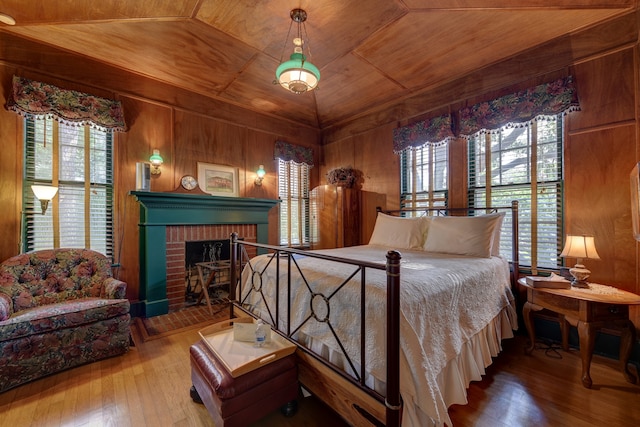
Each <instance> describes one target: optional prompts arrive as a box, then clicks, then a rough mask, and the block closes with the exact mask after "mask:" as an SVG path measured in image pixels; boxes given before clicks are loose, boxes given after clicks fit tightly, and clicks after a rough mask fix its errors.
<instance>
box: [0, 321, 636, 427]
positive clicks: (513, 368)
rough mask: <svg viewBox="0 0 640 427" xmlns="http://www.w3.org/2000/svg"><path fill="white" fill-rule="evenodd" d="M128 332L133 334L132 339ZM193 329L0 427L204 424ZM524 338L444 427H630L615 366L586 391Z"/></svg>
mask: <svg viewBox="0 0 640 427" xmlns="http://www.w3.org/2000/svg"><path fill="white" fill-rule="evenodd" d="M135 334H136V331H135V329H134V336H135ZM198 338H199V337H198V334H197V329H192V330H189V331H185V332H181V333H178V334H175V335H171V336H167V337H164V338H160V339H156V340H152V341H147V342H144V343H142V342H141V340H139V339H137V338H136V342H137V346H136V347H133V348H132V349H131V351H129V353H127V354H126V355H124V356H121V357H115V358H112V359H108V360H103V361H100V362H96V363H93V364H90V365H85V366H81V367H78V368H74V369H71V370H69V371H66V372H62V373H59V374H56V375H52V376H50V377H47V378H43V379H40V380H37V381H34V382H32V383H29V384H25V385H23V386H21V387H18V388H15V389H12V390H9V391H7V392H5V393H2V394H0V426H2V427H5V426H6V427H23V426H24V427H26V426H44V427H55V426H154V427H155V426H185V427H186V426H213V423H212V422H211V420H210V418H209V415H208V413H207V411H206V409H205V408H204V406H202V405H198V404H195V403H193V402H192V401H191V399H190V397H189V387H190V385H191V381H190V366H189V346H190V345H191V344H192V343H194V342H196V341H197V340H198ZM525 344H526V339H525V338H524V337H516V338H515V339H512V340H505V341H504V351H503V352H502V353H501V355H500V356H499V357H498V358H497V359H495V361H494V363H493V364H492V365H491V366H490V367H489V368H488V370H487V375H486V376H485V377H484V379H483V381H480V382H474V383H472V384H471V386H470V388H469V404H467V405H454V406H453V407H452V408H451V409H450V414H451V418H452V420H453V423H454V426H456V427H459V426H465V427H466V426H478V427H484V426H491V427H500V426H505V427H506V426H509V427H513V426H534V425H535V426H554V427H555V426H577V427H580V426H598V427H601V426H606V427H618V426H620V427H625V426H637V425H640V405H639V404H638V403H639V402H640V386H638V385H632V384H629V383H626V382H625V381H624V379H623V377H622V374H621V373H620V372H619V370H618V367H617V363H616V361H613V360H609V359H604V358H601V357H597V356H596V357H594V362H593V364H592V368H591V376H592V378H593V381H594V385H593V388H592V389H591V390H589V389H585V388H584V387H582V385H581V383H580V379H579V377H580V358H579V354H578V352H577V351H572V352H569V353H565V352H562V351H560V353H559V354H560V355H561V356H562V358H561V359H556V358H553V357H548V356H546V355H545V351H544V350H536V351H534V352H533V354H532V355H531V356H525V355H524V346H525ZM327 425H331V426H341V425H344V424H343V423H342V422H341V420H339V419H338V418H337V417H336V416H335V415H334V414H332V413H331V412H330V410H328V409H327V408H326V407H324V405H322V404H321V403H319V402H317V401H315V400H314V399H311V398H306V399H301V401H300V410H299V412H298V414H297V415H295V416H294V417H292V418H285V417H283V416H282V415H281V414H280V413H279V412H278V411H276V412H274V413H272V414H270V415H269V416H267V417H265V418H264V419H263V420H260V421H259V422H257V423H256V424H255V426H260V427H275V426H308V427H314V426H327Z"/></svg>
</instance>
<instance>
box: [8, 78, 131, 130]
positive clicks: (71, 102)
mask: <svg viewBox="0 0 640 427" xmlns="http://www.w3.org/2000/svg"><path fill="white" fill-rule="evenodd" d="M7 110H10V111H15V112H16V113H18V114H20V115H24V116H27V117H35V118H37V117H42V116H46V117H52V118H54V119H55V120H59V121H62V122H65V123H69V124H75V125H85V124H86V125H90V126H95V127H98V128H101V129H106V130H112V131H116V132H124V131H125V130H126V124H125V121H124V113H123V111H122V105H121V104H120V101H114V100H111V99H106V98H100V97H97V96H93V95H88V94H86V93H82V92H77V91H74V90H66V89H60V88H58V87H56V86H53V85H50V84H47V83H41V82H36V81H33V80H29V79H26V78H24V77H18V76H13V93H12V94H11V95H10V96H9V99H8V101H7Z"/></svg>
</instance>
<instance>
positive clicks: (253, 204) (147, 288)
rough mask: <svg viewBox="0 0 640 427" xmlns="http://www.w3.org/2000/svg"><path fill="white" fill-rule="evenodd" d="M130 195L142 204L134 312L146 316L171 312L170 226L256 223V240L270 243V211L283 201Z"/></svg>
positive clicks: (190, 195) (145, 193)
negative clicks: (168, 279)
mask: <svg viewBox="0 0 640 427" xmlns="http://www.w3.org/2000/svg"><path fill="white" fill-rule="evenodd" d="M129 194H130V195H132V196H133V197H134V198H135V199H136V200H137V201H138V202H139V203H140V223H139V227H140V248H139V250H140V302H139V303H137V304H135V305H136V307H133V310H132V311H135V312H136V313H138V314H140V315H142V316H145V317H153V316H158V315H161V314H166V313H168V312H169V300H168V299H167V263H166V260H167V242H166V228H167V226H174V225H217V224H221V225H225V224H255V225H256V226H257V231H256V240H257V242H258V243H268V242H269V210H271V208H273V207H274V206H276V205H277V204H278V203H279V202H280V200H271V199H253V198H243V197H217V196H209V195H206V196H203V195H194V194H182V193H160V192H147V191H131V192H129ZM132 305H134V304H132Z"/></svg>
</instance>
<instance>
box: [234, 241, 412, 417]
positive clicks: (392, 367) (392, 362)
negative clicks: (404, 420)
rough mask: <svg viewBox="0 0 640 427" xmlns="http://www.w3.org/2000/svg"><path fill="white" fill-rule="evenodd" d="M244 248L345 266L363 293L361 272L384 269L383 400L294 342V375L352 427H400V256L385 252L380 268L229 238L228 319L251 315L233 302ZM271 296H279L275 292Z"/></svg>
mask: <svg viewBox="0 0 640 427" xmlns="http://www.w3.org/2000/svg"><path fill="white" fill-rule="evenodd" d="M247 247H253V248H255V250H256V252H258V251H260V252H266V251H270V252H272V253H273V254H274V255H273V256H274V259H277V260H279V259H280V258H281V257H287V259H288V260H289V263H291V259H292V256H293V255H295V254H299V255H304V256H305V257H316V258H319V259H325V260H330V261H334V262H343V263H346V264H351V265H353V266H354V267H355V268H356V272H360V274H361V281H362V289H364V284H365V270H366V269H367V268H369V269H378V270H382V269H384V270H386V282H387V287H386V298H387V300H386V311H387V313H386V316H387V323H386V336H387V348H386V374H387V375H386V378H387V380H386V388H387V393H386V396H381V395H380V394H379V393H377V392H376V391H375V390H372V389H370V388H368V387H367V386H366V385H365V380H364V375H360V378H359V379H357V378H353V377H351V376H349V375H348V374H346V373H345V372H343V371H341V370H339V369H337V368H336V367H335V366H333V365H331V364H330V363H329V362H327V361H325V360H324V359H322V357H321V356H319V355H317V354H315V353H314V352H312V351H311V350H309V349H308V348H306V347H305V346H303V345H301V344H299V343H296V344H298V349H297V351H296V355H297V358H298V363H299V374H298V376H299V381H300V383H301V384H302V385H303V386H304V387H305V388H306V389H308V390H309V391H310V392H311V393H312V394H314V395H315V396H317V397H318V398H319V399H321V400H322V401H323V402H325V403H326V404H327V405H329V406H330V407H331V408H333V409H334V410H336V412H338V413H339V414H340V415H341V416H342V417H343V418H344V419H345V420H346V421H347V422H349V423H350V424H352V425H355V426H360V425H377V426H383V425H386V426H389V427H398V426H400V424H401V416H402V403H401V398H400V259H401V255H400V253H399V252H397V251H389V252H388V253H387V256H386V258H387V260H386V264H371V263H367V262H359V261H354V260H349V259H341V258H337V257H332V256H327V255H319V254H314V253H310V252H305V251H300V250H296V249H290V248H282V247H279V246H270V245H264V244H259V243H251V242H245V241H241V240H239V239H238V235H237V233H232V234H231V251H230V262H231V277H230V283H231V284H235V286H230V288H229V299H230V301H232V304H231V305H230V310H231V312H230V315H231V318H233V317H236V316H237V315H238V314H239V313H234V311H238V310H239V311H242V312H244V313H248V314H250V315H252V313H250V312H249V311H248V310H247V309H246V308H245V307H244V306H243V304H242V301H240V300H239V297H240V296H241V295H242V281H241V280H240V278H241V272H242V268H243V267H244V266H245V264H246V263H248V262H250V261H249V258H250V257H249V256H248V255H247V250H246V249H247ZM276 264H277V265H278V266H279V261H276ZM289 265H290V264H289ZM289 268H290V267H289ZM354 275H355V273H354ZM347 280H349V279H347ZM277 294H278V295H279V293H277ZM275 306H276V310H275V311H276V313H275V319H276V320H275V322H273V324H274V325H278V324H279V322H278V319H279V316H280V313H279V312H278V309H279V306H280V305H279V303H278V302H277V301H276V304H275ZM288 315H289V313H285V314H284V316H288ZM361 316H364V309H362V312H361ZM363 318H364V317H363ZM364 324H365V323H364V321H362V325H364ZM363 328H364V326H363ZM274 330H275V332H277V333H279V334H280V335H282V336H284V337H286V338H288V339H291V340H293V341H294V342H295V340H294V339H293V338H292V331H290V330H287V331H281V330H278V328H276V327H274ZM361 332H362V346H363V347H362V350H361V354H363V353H364V336H365V334H364V332H365V331H364V329H363V330H362V331H361ZM361 362H364V359H362V361H361ZM362 366H363V369H364V367H366V363H362Z"/></svg>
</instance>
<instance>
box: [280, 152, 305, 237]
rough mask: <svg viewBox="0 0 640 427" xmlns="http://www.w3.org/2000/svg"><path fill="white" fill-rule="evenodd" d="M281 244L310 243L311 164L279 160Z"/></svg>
mask: <svg viewBox="0 0 640 427" xmlns="http://www.w3.org/2000/svg"><path fill="white" fill-rule="evenodd" d="M278 195H279V197H280V199H281V200H282V202H281V203H280V244H281V245H284V246H298V247H300V246H307V245H309V165H307V164H305V163H301V164H298V163H295V162H293V161H285V160H282V159H279V160H278Z"/></svg>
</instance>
